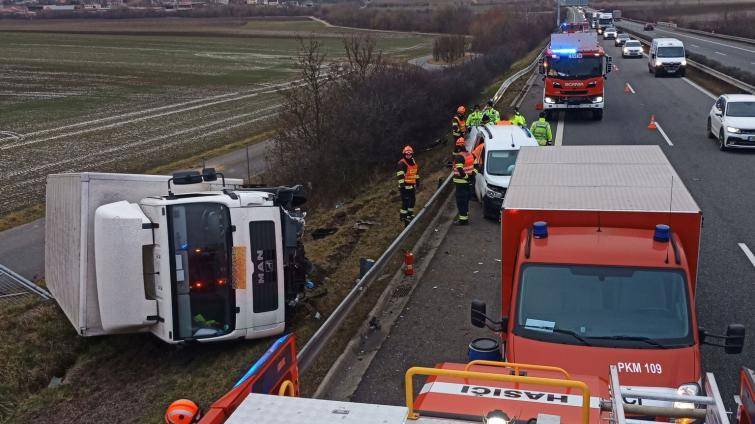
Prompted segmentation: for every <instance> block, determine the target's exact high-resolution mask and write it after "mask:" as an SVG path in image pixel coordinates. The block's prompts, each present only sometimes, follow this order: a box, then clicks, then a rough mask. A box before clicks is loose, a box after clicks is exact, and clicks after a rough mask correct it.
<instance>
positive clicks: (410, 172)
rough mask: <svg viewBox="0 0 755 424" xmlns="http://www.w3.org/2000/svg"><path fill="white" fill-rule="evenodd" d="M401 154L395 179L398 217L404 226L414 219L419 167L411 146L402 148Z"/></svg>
mask: <svg viewBox="0 0 755 424" xmlns="http://www.w3.org/2000/svg"><path fill="white" fill-rule="evenodd" d="M402 154H403V157H402V158H401V160H399V161H398V167H397V170H396V178H397V179H398V190H399V192H400V193H401V209H400V211H399V215H400V217H401V222H403V223H404V225H405V226H406V225H409V222H411V221H412V219H414V203H415V201H416V192H417V189H418V188H419V165H418V164H417V161H416V160H415V159H414V149H412V146H406V147H404V150H403V151H402Z"/></svg>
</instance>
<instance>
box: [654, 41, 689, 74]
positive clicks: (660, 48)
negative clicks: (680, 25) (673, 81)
mask: <svg viewBox="0 0 755 424" xmlns="http://www.w3.org/2000/svg"><path fill="white" fill-rule="evenodd" d="M686 70H687V59H686V58H685V52H684V43H682V42H681V41H679V40H677V39H676V38H654V39H653V43H652V44H651V45H650V53H649V56H648V71H649V72H650V73H651V74H654V75H655V76H656V78H657V77H658V76H660V75H662V74H667V75H678V76H680V77H683V76H684V74H685V73H686Z"/></svg>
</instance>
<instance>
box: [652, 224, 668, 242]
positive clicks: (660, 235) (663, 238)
mask: <svg viewBox="0 0 755 424" xmlns="http://www.w3.org/2000/svg"><path fill="white" fill-rule="evenodd" d="M670 239H671V227H669V226H668V225H666V224H658V225H656V226H655V234H653V240H655V241H660V242H661V243H666V242H668V241H669V240H670Z"/></svg>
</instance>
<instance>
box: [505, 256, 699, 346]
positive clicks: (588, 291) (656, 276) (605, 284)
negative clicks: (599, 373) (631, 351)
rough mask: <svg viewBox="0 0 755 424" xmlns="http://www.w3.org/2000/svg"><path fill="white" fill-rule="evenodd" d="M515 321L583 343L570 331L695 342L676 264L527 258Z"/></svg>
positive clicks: (542, 335) (520, 327)
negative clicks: (636, 264) (530, 261)
mask: <svg viewBox="0 0 755 424" xmlns="http://www.w3.org/2000/svg"><path fill="white" fill-rule="evenodd" d="M516 324H517V328H516V330H515V332H516V334H519V335H522V336H524V337H528V338H534V339H540V340H546V341H557V342H559V343H574V344H585V343H583V342H580V341H579V340H578V339H577V338H575V337H574V336H568V335H565V334H564V333H568V332H573V333H575V334H577V335H578V336H580V337H581V338H582V339H584V340H587V341H588V342H589V344H595V345H608V346H622V347H637V348H641V347H652V345H650V344H648V343H647V342H643V341H641V340H631V341H630V340H621V341H618V340H610V339H607V338H608V337H613V336H621V337H623V338H625V339H630V338H636V339H651V340H654V341H657V342H658V343H659V344H663V345H664V346H669V347H670V346H682V345H683V346H690V345H691V344H692V343H693V338H692V331H691V321H690V312H689V305H688V296H687V283H686V280H685V277H684V274H683V273H682V272H681V271H680V270H672V269H650V268H626V267H609V266H594V265H544V264H527V265H525V266H524V267H523V270H522V275H521V283H520V289H519V298H518V312H517V317H516ZM554 328H555V329H556V331H553V330H552V329H554ZM558 330H563V331H561V332H559V331H558ZM592 338H596V339H592Z"/></svg>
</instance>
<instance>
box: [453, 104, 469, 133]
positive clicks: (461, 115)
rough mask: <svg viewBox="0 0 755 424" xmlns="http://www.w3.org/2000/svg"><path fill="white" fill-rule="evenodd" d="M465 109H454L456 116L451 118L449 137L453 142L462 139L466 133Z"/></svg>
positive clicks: (460, 107)
mask: <svg viewBox="0 0 755 424" xmlns="http://www.w3.org/2000/svg"><path fill="white" fill-rule="evenodd" d="M466 113H467V108H465V107H464V106H459V107H458V108H457V109H456V115H454V117H453V118H451V135H452V136H453V138H454V140H456V139H457V138H459V137H464V135H465V134H466V133H467V121H466Z"/></svg>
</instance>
